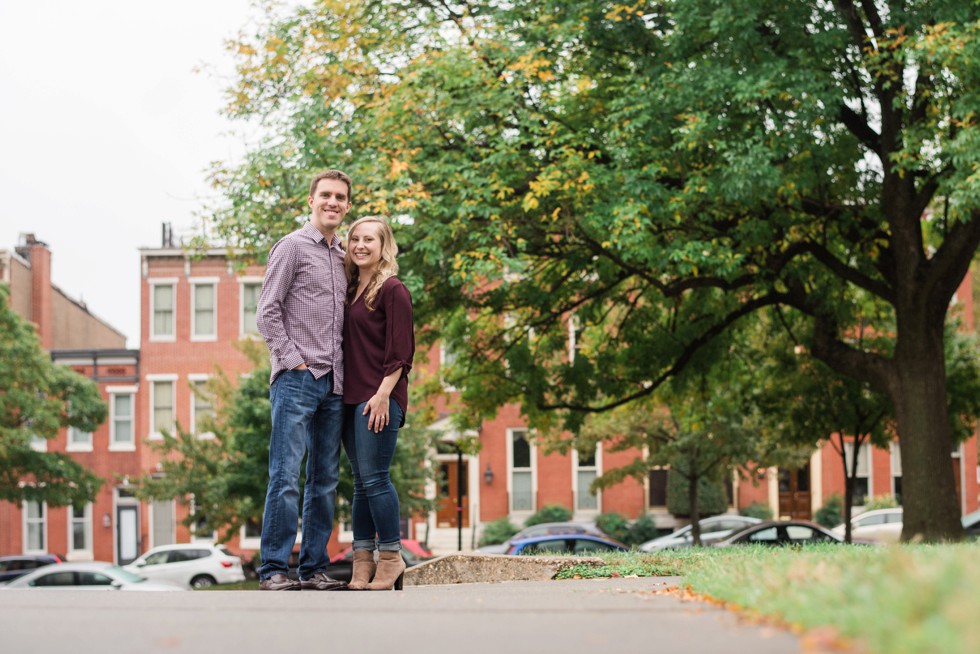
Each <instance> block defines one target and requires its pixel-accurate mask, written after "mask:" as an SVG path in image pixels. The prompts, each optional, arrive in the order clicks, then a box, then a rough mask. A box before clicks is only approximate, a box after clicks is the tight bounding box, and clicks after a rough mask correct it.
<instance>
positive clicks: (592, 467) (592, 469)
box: [572, 449, 599, 511]
mask: <svg viewBox="0 0 980 654" xmlns="http://www.w3.org/2000/svg"><path fill="white" fill-rule="evenodd" d="M597 451H598V449H596V450H593V451H592V452H590V453H589V454H586V455H583V454H582V453H581V452H578V451H575V452H573V453H572V458H573V459H574V464H575V510H576V511H598V510H599V497H598V496H597V495H596V494H595V493H593V492H592V491H591V490H589V489H590V488H591V486H592V482H594V481H595V480H596V477H598V476H599V467H598V465H596V456H597Z"/></svg>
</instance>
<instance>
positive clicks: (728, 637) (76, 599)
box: [0, 578, 801, 654]
mask: <svg viewBox="0 0 980 654" xmlns="http://www.w3.org/2000/svg"><path fill="white" fill-rule="evenodd" d="M669 583H672V580H670V579H664V578H643V579H599V580H574V581H545V582H505V583H498V584H459V585H451V586H414V587H406V588H405V590H404V591H402V592H382V593H378V592H289V593H282V592H280V593H270V592H260V591H209V592H201V591H184V592H174V593H142V592H111V591H95V592H93V591H56V590H34V591H13V590H0V650H2V651H3V652H6V653H9V654H34V653H44V654H55V653H60V652H71V653H72V654H115V653H116V652H119V653H123V654H130V653H140V654H143V653H156V652H161V653H172V652H202V653H205V652H206V653H208V654H215V653H222V654H223V653H225V652H233V653H234V654H278V653H281V652H302V653H303V654H306V653H307V652H344V653H345V654H347V653H349V654H369V653H374V652H383V653H384V654H396V653H398V654H401V653H405V652H408V653H415V652H419V653H427V654H428V653H433V654H440V653H442V652H454V653H465V654H483V653H487V654H489V653H495V654H496V653H502V654H503V653H506V654H515V653H516V654H523V653H525V652H535V653H549V654H550V653H558V654H573V653H578V652H589V653H597V654H598V653H601V654H618V653H620V652H622V653H624V654H625V653H641V652H657V653H661V652H662V653H664V654H684V653H692V654H693V653H697V654H701V653H704V652H725V653H731V654H741V653H744V654H769V653H774V654H775V653H779V654H783V653H786V652H800V651H801V643H800V640H799V639H798V638H797V637H796V636H795V635H793V634H791V633H789V632H786V631H784V630H781V629H777V628H773V627H766V626H758V625H754V624H750V623H748V622H746V621H744V620H740V619H739V618H738V617H737V616H735V615H734V614H732V613H730V612H728V611H725V610H723V609H719V608H715V607H713V606H710V605H707V604H703V603H699V602H681V601H679V600H678V599H676V598H675V597H673V596H670V595H664V594H656V593H655V591H656V590H658V589H662V588H663V587H664V586H665V585H666V584H669Z"/></svg>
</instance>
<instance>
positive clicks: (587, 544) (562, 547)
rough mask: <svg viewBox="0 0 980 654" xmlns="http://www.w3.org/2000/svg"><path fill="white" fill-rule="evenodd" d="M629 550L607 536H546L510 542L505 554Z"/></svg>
mask: <svg viewBox="0 0 980 654" xmlns="http://www.w3.org/2000/svg"><path fill="white" fill-rule="evenodd" d="M628 550H629V548H628V547H626V546H625V545H623V544H622V543H620V542H619V541H616V540H613V539H612V538H609V537H608V536H596V535H594V534H547V535H544V536H532V537H531V538H521V539H519V540H512V541H511V543H510V547H509V548H508V550H507V552H506V553H507V554H591V553H593V552H626V551H628Z"/></svg>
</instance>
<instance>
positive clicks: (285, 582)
mask: <svg viewBox="0 0 980 654" xmlns="http://www.w3.org/2000/svg"><path fill="white" fill-rule="evenodd" d="M301 588H302V586H301V585H300V583H299V582H298V581H295V580H293V579H290V578H289V577H287V576H286V575H284V574H282V573H279V574H274V575H272V576H271V577H269V578H268V579H263V580H262V581H261V582H259V590H300V589H301Z"/></svg>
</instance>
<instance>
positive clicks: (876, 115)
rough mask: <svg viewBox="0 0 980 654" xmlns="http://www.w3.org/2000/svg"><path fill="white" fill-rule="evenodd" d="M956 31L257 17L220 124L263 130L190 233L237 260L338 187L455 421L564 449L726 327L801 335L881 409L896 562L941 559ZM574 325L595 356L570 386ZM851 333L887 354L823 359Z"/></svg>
mask: <svg viewBox="0 0 980 654" xmlns="http://www.w3.org/2000/svg"><path fill="white" fill-rule="evenodd" d="M978 36H980V6H978V5H976V3H964V2H960V1H958V0H920V1H917V2H914V3H908V2H897V1H886V0H869V1H868V2H861V3H855V2H853V1H852V0H836V1H834V2H818V1H817V0H807V1H805V0H797V1H795V2H790V3H786V2H775V1H773V0H761V1H760V0H734V1H728V2H718V1H717V0H684V1H683V2H680V1H675V2H657V3H654V2H639V3H634V4H618V3H615V2H608V1H602V0H586V1H584V2H577V3H565V2H560V1H559V0H542V1H540V2H534V3H498V2H495V1H492V0H487V1H476V2H470V3H466V4H464V5H454V4H446V3H439V2H432V1H431V0H401V1H399V2H385V3H376V2H368V1H367V0H352V1H347V2H340V1H339V0H326V1H324V2H321V3H317V4H316V6H315V7H312V8H301V9H298V10H296V11H295V12H294V13H285V14H283V15H273V14H270V17H269V21H268V23H267V24H266V25H265V26H263V28H261V29H260V30H259V32H258V33H257V34H255V35H254V36H244V35H243V36H242V37H241V38H240V39H238V41H237V42H236V43H235V45H234V47H235V48H236V51H237V53H238V57H239V59H238V61H239V76H238V80H237V82H236V83H235V85H234V87H233V88H232V89H231V92H232V102H231V105H230V109H229V113H230V114H231V115H232V116H235V117H239V118H242V119H250V120H254V121H257V122H262V123H263V124H264V125H266V126H268V127H269V128H270V129H269V131H268V132H267V138H266V140H265V141H263V142H262V143H261V144H260V145H259V146H258V147H256V148H254V149H253V150H252V151H251V152H249V154H248V155H247V157H246V158H245V160H244V161H243V162H242V163H241V164H240V165H237V166H229V167H217V168H216V169H215V170H214V175H213V179H214V181H215V184H216V185H217V186H218V187H219V188H221V189H222V190H223V192H224V194H225V196H226V197H227V198H228V200H229V204H228V205H227V206H226V207H223V208H222V211H221V212H220V214H219V215H218V216H217V217H216V218H217V224H216V225H215V232H216V233H217V235H218V236H220V237H221V238H223V239H224V240H226V241H228V242H229V243H230V244H232V245H236V246H242V247H251V248H255V249H256V250H258V249H264V248H265V247H266V246H267V245H268V243H269V241H270V240H271V239H274V238H275V237H277V236H278V235H279V234H281V233H282V232H284V231H286V230H287V229H289V228H291V227H292V226H293V225H294V217H295V216H296V215H301V214H303V213H304V209H303V207H302V198H303V197H304V195H305V191H304V190H303V188H304V181H305V178H306V177H307V176H308V171H309V170H311V169H314V168H319V167H324V166H326V165H332V166H339V167H344V168H347V169H348V170H349V171H350V172H351V173H353V174H354V176H355V179H357V180H358V181H359V186H358V191H357V195H355V198H358V199H356V202H357V203H358V204H359V206H360V208H361V210H362V211H366V212H373V213H385V214H394V215H399V216H400V217H401V219H400V229H399V234H398V238H399V239H400V243H401V244H402V245H403V246H404V251H405V256H404V259H403V260H404V269H405V270H407V271H409V272H408V274H407V275H406V277H407V278H408V282H409V285H410V287H411V288H412V290H413V295H414V296H415V297H416V298H417V299H418V300H419V303H418V307H417V308H418V315H419V317H420V319H422V320H423V321H424V322H425V323H426V324H429V325H431V326H432V327H433V328H434V333H438V334H440V335H443V336H447V335H448V336H449V337H454V338H458V342H457V343H456V346H457V347H458V348H459V351H460V352H466V353H469V354H471V355H472V356H466V357H462V360H463V365H462V368H461V370H462V374H464V375H466V376H467V377H468V378H469V379H470V382H469V383H467V384H466V386H465V389H466V390H465V391H464V400H465V401H466V403H467V406H469V407H470V408H471V410H472V412H473V419H474V420H477V419H478V418H479V417H480V416H482V415H486V414H488V413H491V412H493V411H495V410H496V408H497V407H499V406H500V405H502V404H504V403H507V402H514V401H516V402H521V404H522V408H523V410H524V412H525V413H526V414H527V416H528V418H529V419H530V421H531V422H532V423H533V424H542V425H547V424H549V423H552V422H553V421H554V420H555V419H556V417H561V418H562V419H563V420H564V423H565V426H567V427H569V428H571V429H576V428H577V427H578V426H579V425H580V424H581V422H582V420H583V419H584V416H586V415H588V414H591V413H599V412H604V411H609V410H611V409H613V408H615V407H617V406H622V405H625V404H627V403H629V402H632V401H635V400H638V399H641V398H645V397H649V396H651V395H653V394H654V393H656V392H657V389H658V388H659V387H660V386H661V385H662V384H663V383H664V382H665V380H667V379H669V378H671V377H672V376H674V375H675V374H677V373H679V372H680V371H682V370H683V369H684V368H685V366H686V365H687V364H688V363H689V361H690V360H691V359H692V357H693V356H694V355H695V354H696V353H697V352H698V351H699V350H700V349H701V348H703V347H705V346H706V345H707V344H710V343H711V342H712V341H713V340H714V339H715V338H717V337H719V335H721V334H723V333H725V332H726V331H728V330H730V329H732V328H733V327H734V326H735V325H736V324H737V323H738V322H739V321H740V320H742V319H743V318H744V317H746V316H748V315H750V314H752V313H754V312H757V311H760V310H762V309H764V308H768V307H781V308H783V309H784V310H785V311H787V312H792V313H794V314H798V315H799V316H801V317H802V318H804V319H805V320H806V322H807V328H806V330H805V331H804V332H802V333H801V334H800V338H801V340H802V341H803V343H804V345H805V346H806V348H807V351H808V352H810V353H811V354H812V356H813V357H815V358H816V359H819V360H820V361H823V362H824V363H825V364H826V365H828V366H829V367H830V368H832V369H833V370H835V371H836V372H838V373H840V374H844V375H847V376H849V377H851V378H853V379H855V380H857V381H858V382H860V383H863V384H867V385H868V386H869V387H870V388H872V389H874V390H875V391H876V392H878V393H881V394H883V395H886V396H887V397H888V398H889V401H890V402H891V404H892V406H893V408H894V411H895V424H896V430H897V432H898V434H899V438H900V439H901V444H902V449H903V452H904V454H905V461H904V463H905V465H904V473H905V475H904V485H905V488H904V493H905V523H904V524H905V531H904V534H903V538H905V539H909V538H912V537H921V538H923V539H925V540H928V541H936V540H946V539H957V538H959V537H960V536H961V535H962V528H961V526H960V523H959V507H958V503H957V499H956V496H955V491H954V484H953V477H952V471H951V470H950V466H949V465H948V453H949V450H950V447H951V446H952V443H953V436H952V433H951V430H950V426H949V421H948V420H947V419H946V407H947V400H946V397H947V376H946V370H945V368H944V357H943V352H944V323H945V319H946V314H947V308H948V307H949V304H950V300H951V298H952V297H953V294H954V293H955V292H956V289H957V287H958V285H959V284H960V282H961V280H962V279H963V278H964V275H965V273H966V272H967V269H968V267H969V265H970V261H971V259H972V257H973V255H974V253H975V252H976V250H977V246H978V243H980V175H977V164H976V161H977V159H978V157H977V153H978V145H980V118H978V116H980V111H978V109H980V91H978V89H980V38H978ZM275 126H280V127H279V128H278V129H276V128H275ZM573 311H574V313H575V316H576V318H577V319H578V320H579V321H580V324H581V326H582V329H583V331H584V332H589V331H594V332H595V333H596V334H598V335H601V336H602V338H597V339H596V340H595V341H594V345H593V347H592V349H591V352H590V353H589V354H588V355H583V356H581V357H578V358H576V361H575V364H574V365H572V364H571V363H569V361H568V359H567V357H563V356H561V353H562V352H563V351H564V349H565V342H566V335H567V328H566V324H565V321H566V320H567V318H568V315H569V313H570V312H573ZM503 316H506V317H507V319H505V320H502V319H501V318H502V317H503ZM871 317H873V318H874V321H875V322H874V323H873V324H870V327H872V328H874V329H875V330H876V331H877V333H879V334H887V335H890V338H889V341H890V342H889V344H888V347H886V348H883V349H876V348H874V347H860V346H859V345H858V344H856V343H855V342H854V341H853V339H852V338H851V337H850V335H851V334H852V333H853V328H854V327H855V326H856V325H859V324H861V323H862V321H863V320H867V319H868V318H871ZM477 354H478V356H477Z"/></svg>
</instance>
